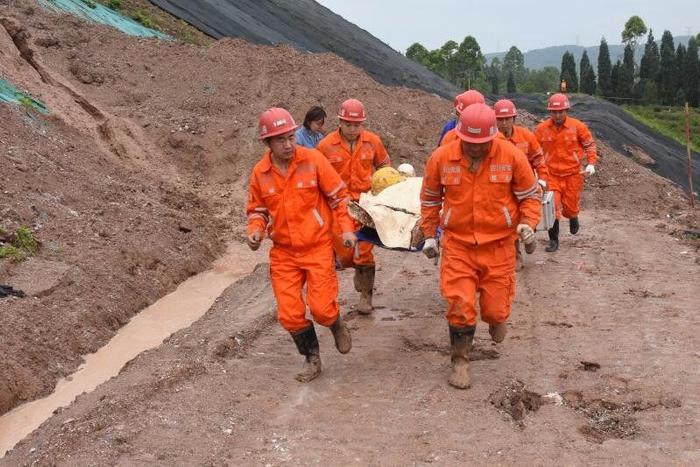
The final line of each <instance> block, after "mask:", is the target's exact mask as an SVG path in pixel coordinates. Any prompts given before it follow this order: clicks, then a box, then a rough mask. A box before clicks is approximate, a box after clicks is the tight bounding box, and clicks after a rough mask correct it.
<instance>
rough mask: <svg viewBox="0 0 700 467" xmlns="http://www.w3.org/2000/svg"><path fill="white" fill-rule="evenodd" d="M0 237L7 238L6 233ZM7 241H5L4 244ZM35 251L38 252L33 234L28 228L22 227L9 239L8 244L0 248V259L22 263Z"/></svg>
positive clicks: (37, 243) (37, 245) (37, 244)
mask: <svg viewBox="0 0 700 467" xmlns="http://www.w3.org/2000/svg"><path fill="white" fill-rule="evenodd" d="M3 232H4V231H3ZM2 235H3V236H7V234H6V233H3V234H2ZM7 241H8V240H7V239H5V242H7ZM37 251H39V242H38V241H37V240H36V238H34V233H33V232H32V230H31V229H30V228H29V227H27V226H22V227H19V228H18V229H17V230H16V231H15V233H14V234H13V235H12V236H11V237H10V240H9V244H8V243H6V244H5V245H1V246H0V259H9V260H10V261H23V260H25V259H26V258H27V257H29V256H32V255H33V254H35V253H36V252H37Z"/></svg>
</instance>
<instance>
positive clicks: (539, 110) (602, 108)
mask: <svg viewBox="0 0 700 467" xmlns="http://www.w3.org/2000/svg"><path fill="white" fill-rule="evenodd" d="M507 97H508V99H511V100H512V101H513V102H514V103H515V105H516V107H519V108H523V109H525V110H527V111H528V112H530V113H531V114H534V115H536V116H538V117H540V118H546V117H547V96H545V95H540V94H512V95H508V96H507ZM571 106H572V108H571V110H570V111H569V112H570V115H571V116H572V117H574V118H578V119H579V120H582V121H584V122H585V123H586V124H588V126H589V128H590V129H591V132H592V133H593V136H594V137H595V138H596V139H599V140H601V141H604V142H605V143H607V144H608V145H609V146H610V147H612V148H613V149H614V150H615V151H617V152H619V153H621V154H627V151H626V150H625V148H624V145H630V146H638V147H640V148H641V149H642V150H643V151H644V152H646V153H647V154H649V155H650V156H651V157H652V158H654V160H655V161H656V164H655V165H653V166H651V167H650V169H651V170H653V171H654V172H656V173H657V174H659V175H661V176H662V177H665V178H667V179H669V180H671V181H672V182H674V183H676V184H678V185H680V186H681V187H683V189H684V190H686V191H687V189H688V152H687V149H686V147H685V146H683V145H682V144H679V143H678V142H676V141H675V140H673V139H671V138H668V137H666V136H664V135H662V134H660V133H658V132H656V131H654V130H652V129H651V128H649V127H647V126H646V125H644V124H643V123H641V122H639V121H637V120H636V119H635V118H634V117H632V116H631V115H630V114H628V113H627V112H625V111H624V110H622V109H621V108H620V107H618V106H617V105H615V104H612V103H610V102H607V101H605V100H602V99H598V98H594V97H590V96H575V97H571ZM692 160H693V164H692V173H693V189H694V190H695V191H696V192H697V190H698V189H700V154H697V153H693V155H692Z"/></svg>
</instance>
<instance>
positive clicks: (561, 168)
mask: <svg viewBox="0 0 700 467" xmlns="http://www.w3.org/2000/svg"><path fill="white" fill-rule="evenodd" d="M570 107H571V105H570V104H569V99H568V98H567V97H566V95H565V94H553V95H552V96H551V97H550V98H549V102H548V104H547V110H549V114H550V118H548V119H547V120H545V121H544V122H542V123H540V124H539V125H538V126H537V129H536V130H535V137H536V138H537V141H539V143H540V145H542V148H543V149H544V154H545V163H546V164H547V170H548V172H549V178H548V180H547V183H548V188H549V190H550V191H552V192H554V204H555V209H556V221H555V222H554V226H553V227H552V228H551V229H549V245H547V247H546V248H545V250H546V251H549V252H553V251H557V250H558V249H559V219H560V218H561V216H562V215H563V216H564V217H566V218H567V219H569V232H571V234H573V235H575V234H576V233H578V231H579V228H580V224H579V220H578V215H579V212H580V204H581V192H582V191H583V175H584V174H585V175H586V176H590V175H593V174H594V173H595V164H596V162H597V161H598V154H597V151H596V144H595V140H594V139H593V136H592V135H591V132H590V130H589V129H588V127H587V126H586V124H585V123H583V122H582V121H580V120H576V119H575V118H572V117H570V116H568V110H569V108H570ZM584 162H585V164H586V166H585V167H586V168H585V169H584V170H581V169H582V164H584Z"/></svg>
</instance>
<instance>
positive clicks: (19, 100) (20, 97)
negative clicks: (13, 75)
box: [0, 78, 49, 115]
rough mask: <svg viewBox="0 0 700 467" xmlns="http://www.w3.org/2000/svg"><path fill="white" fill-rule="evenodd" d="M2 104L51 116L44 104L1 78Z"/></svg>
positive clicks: (0, 93)
mask: <svg viewBox="0 0 700 467" xmlns="http://www.w3.org/2000/svg"><path fill="white" fill-rule="evenodd" d="M0 102H5V103H8V104H16V105H21V106H22V107H26V108H31V109H34V110H36V111H37V112H40V113H42V114H44V115H48V114H49V109H47V108H46V106H45V105H44V104H43V103H42V102H40V101H38V100H36V99H34V98H33V97H31V96H30V95H28V94H27V93H24V92H22V91H20V90H19V89H17V88H16V87H14V86H12V85H11V84H10V83H8V82H7V81H5V80H4V79H2V78H0Z"/></svg>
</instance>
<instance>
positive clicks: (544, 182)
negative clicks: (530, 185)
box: [537, 178, 547, 190]
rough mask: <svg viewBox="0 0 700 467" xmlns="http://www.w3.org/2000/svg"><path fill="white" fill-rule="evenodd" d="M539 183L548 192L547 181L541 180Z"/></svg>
mask: <svg viewBox="0 0 700 467" xmlns="http://www.w3.org/2000/svg"><path fill="white" fill-rule="evenodd" d="M537 183H539V184H540V186H541V187H542V189H543V190H546V189H547V182H546V181H544V180H542V179H541V178H540V179H538V180H537Z"/></svg>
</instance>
